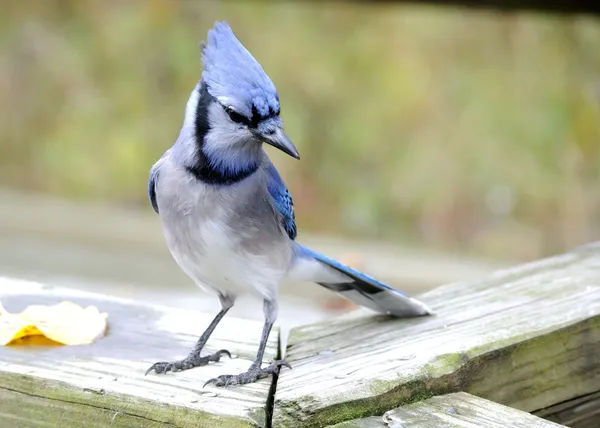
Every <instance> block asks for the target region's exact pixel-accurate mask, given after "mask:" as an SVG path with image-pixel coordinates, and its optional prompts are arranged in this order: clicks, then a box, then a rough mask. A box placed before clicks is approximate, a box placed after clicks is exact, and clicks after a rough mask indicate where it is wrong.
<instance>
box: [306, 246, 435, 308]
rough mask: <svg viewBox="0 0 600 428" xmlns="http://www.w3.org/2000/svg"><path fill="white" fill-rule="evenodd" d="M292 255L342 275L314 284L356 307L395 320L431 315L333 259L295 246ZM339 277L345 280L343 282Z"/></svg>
mask: <svg viewBox="0 0 600 428" xmlns="http://www.w3.org/2000/svg"><path fill="white" fill-rule="evenodd" d="M296 256H297V257H300V258H302V259H308V260H316V261H317V262H318V263H320V264H322V265H323V267H324V268H325V269H327V268H329V269H333V270H336V271H338V272H340V273H342V274H343V275H344V276H343V277H342V279H340V280H335V279H331V280H328V281H323V280H316V282H317V283H318V284H319V285H321V286H323V287H325V288H327V289H328V290H331V291H333V292H335V293H338V294H339V295H340V296H342V297H345V298H346V299H349V300H351V301H352V302H354V303H356V304H358V305H360V306H364V307H367V308H370V309H372V310H375V311H377V312H380V313H384V314H389V315H393V316H396V317H414V316H422V315H427V314H432V312H431V310H430V309H429V308H428V307H427V306H426V305H425V304H423V303H422V302H419V301H418V300H416V299H413V298H410V297H408V296H407V295H405V294H404V293H402V292H400V291H398V290H396V289H394V288H392V287H390V286H389V285H386V284H384V283H383V282H381V281H377V280H376V279H375V278H373V277H371V276H369V275H367V274H364V273H362V272H359V271H357V270H356V269H352V268H351V267H349V266H346V265H344V264H342V263H340V262H338V261H337V260H334V259H332V258H330V257H327V256H324V255H323V254H319V253H317V252H315V251H312V250H311V249H309V248H306V247H304V246H302V245H300V244H296ZM320 278H322V277H320ZM343 278H347V280H344V279H343Z"/></svg>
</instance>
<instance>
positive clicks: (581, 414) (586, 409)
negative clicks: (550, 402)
mask: <svg viewBox="0 0 600 428" xmlns="http://www.w3.org/2000/svg"><path fill="white" fill-rule="evenodd" d="M534 414H535V415H537V416H539V417H541V418H545V419H548V420H551V421H554V422H557V423H559V424H563V425H568V426H570V427H577V428H598V426H600V391H598V392H594V393H591V394H588V395H584V396H581V397H576V398H574V399H572V400H568V401H563V402H562V403H559V404H556V405H554V406H550V407H547V408H545V409H541V410H538V411H536V412H535V413H534Z"/></svg>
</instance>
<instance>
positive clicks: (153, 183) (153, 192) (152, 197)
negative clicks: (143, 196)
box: [148, 168, 158, 213]
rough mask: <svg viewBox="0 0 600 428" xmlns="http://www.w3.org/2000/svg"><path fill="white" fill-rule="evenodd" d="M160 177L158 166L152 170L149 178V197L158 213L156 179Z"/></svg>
mask: <svg viewBox="0 0 600 428" xmlns="http://www.w3.org/2000/svg"><path fill="white" fill-rule="evenodd" d="M157 179H158V168H152V169H151V170H150V178H149V179H148V199H149V200H150V203H151V204H152V208H154V211H156V212H157V213H158V204H157V202H156V180H157Z"/></svg>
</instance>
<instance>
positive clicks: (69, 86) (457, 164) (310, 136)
mask: <svg viewBox="0 0 600 428" xmlns="http://www.w3.org/2000/svg"><path fill="white" fill-rule="evenodd" d="M216 20H227V21H228V22H229V23H230V24H231V26H232V27H233V29H234V31H235V32H236V34H237V36H238V37H239V38H240V40H241V41H242V43H243V44H244V45H245V46H246V47H247V48H248V49H249V50H250V51H251V52H252V53H253V55H254V56H255V57H256V58H257V59H258V61H259V62H261V64H262V65H263V67H264V69H265V70H266V71H267V73H268V74H269V75H270V76H271V78H272V79H273V81H274V82H275V84H276V86H277V87H278V90H279V95H280V98H281V101H282V115H283V118H284V122H285V124H286V129H287V132H288V134H289V135H290V136H291V138H292V140H293V141H294V143H295V144H296V145H297V147H298V148H299V150H300V153H301V156H302V160H301V161H299V162H298V161H294V160H293V159H291V158H287V157H285V156H284V155H280V154H279V153H275V152H273V151H269V153H270V154H272V158H273V160H274V162H275V163H276V165H277V167H278V168H279V169H280V171H281V172H282V175H283V176H284V178H285V179H286V181H287V183H288V187H289V188H290V190H291V192H292V194H293V196H294V200H295V204H296V213H297V214H296V216H297V222H298V224H299V228H300V233H301V234H302V231H309V232H313V233H318V234H329V235H342V236H348V237H355V238H361V239H362V238H368V239H377V240H382V241H390V242H392V243H402V244H403V245H414V246H424V247H431V248H436V249H441V250H444V251H449V252H461V253H466V254H469V253H471V254H477V255H483V256H486V257H492V258H498V259H503V258H504V259H511V260H518V259H532V258H538V257H541V256H544V255H547V254H551V253H555V252H557V251H561V250H563V249H567V248H570V247H572V246H574V245H577V244H581V243H585V242H589V241H592V240H594V239H598V237H600V190H599V187H598V186H599V185H598V183H599V180H600V23H599V22H598V21H597V20H593V19H592V18H586V17H561V16H555V15H543V14H532V13H511V14H500V13H497V12H473V11H466V10H464V9H460V8H444V7H439V6H436V7H434V6H409V5H404V4H402V5H400V4H392V3H384V4H370V3H367V2H365V3H364V4H358V3H342V2H335V3H327V4H325V3H319V2H273V3H268V2H237V3H236V2H216V1H181V2H178V1H173V0H147V1H131V2H123V1H112V0H110V1H108V0H103V1H80V0H72V1H51V0H44V1H4V2H3V3H2V13H1V14H0V43H1V45H0V46H1V55H0V89H1V93H2V96H1V97H0V109H1V111H2V115H1V119H0V120H1V121H2V125H1V126H0V182H1V183H2V185H3V186H7V187H10V188H14V189H17V190H19V191H35V192H42V193H49V194H53V195H57V196H60V197H65V198H70V199H73V200H78V201H79V200H94V201H102V202H105V203H109V204H114V205H118V206H139V207H141V209H143V210H151V208H150V205H149V204H148V202H147V197H146V182H147V177H148V171H149V168H150V167H151V165H152V164H153V162H154V161H155V160H156V159H158V158H159V157H160V156H161V155H162V153H163V152H164V151H165V150H166V149H167V148H168V147H169V146H170V145H172V144H173V142H174V141H175V138H176V137H177V133H178V131H179V128H180V126H181V122H182V120H183V110H184V106H185V103H186V101H187V98H188V96H189V93H190V91H191V90H192V88H193V87H194V85H195V84H196V81H197V80H198V78H199V76H200V72H201V64H200V57H199V43H200V42H201V41H203V40H204V39H205V37H206V32H207V30H208V29H209V28H210V27H211V26H212V25H213V23H214V22H215V21H216Z"/></svg>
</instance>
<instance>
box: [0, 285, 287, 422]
mask: <svg viewBox="0 0 600 428" xmlns="http://www.w3.org/2000/svg"><path fill="white" fill-rule="evenodd" d="M0 299H1V301H2V303H3V305H4V306H5V308H6V309H7V310H8V311H11V312H13V311H21V310H22V309H24V308H25V306H27V305H30V304H55V303H58V302H59V301H61V300H71V301H74V302H76V303H79V304H82V305H86V306H87V305H90V304H91V305H95V306H97V307H98V308H99V309H100V310H101V311H102V312H107V313H108V325H109V332H108V335H107V336H106V337H105V338H104V339H101V340H99V341H98V342H96V343H94V344H92V345H89V346H73V347H68V346H65V347H35V348H26V347H16V346H9V347H0V427H3V428H4V427H7V428H8V427H15V426H16V427H39V426H43V427H56V428H76V427H83V426H85V427H86V428H89V427H109V426H110V427H123V428H136V427H140V428H141V427H152V428H155V427H156V428H158V427H194V428H195V427H206V428H209V427H210V428H214V427H220V426H224V427H230V426H231V427H256V426H261V427H262V426H265V425H266V421H267V410H266V409H267V398H268V396H269V390H270V388H271V379H263V380H261V381H259V382H257V383H255V384H252V385H244V386H242V387H238V388H230V389H221V388H219V389H217V388H216V387H213V386H207V387H206V388H204V389H202V385H203V384H204V382H206V381H207V380H208V379H210V378H212V377H216V376H218V375H220V374H224V373H239V372H241V371H244V370H246V369H247V368H248V366H250V364H251V363H252V360H253V359H254V356H255V354H256V349H257V347H258V340H259V337H260V332H261V330H262V323H260V322H256V321H248V320H239V319H234V318H225V319H224V320H223V321H222V323H221V324H220V325H219V326H218V327H217V329H216V330H215V332H214V334H213V337H212V338H211V340H210V342H209V349H207V351H210V352H214V351H216V350H218V349H229V350H230V351H231V352H232V353H234V354H236V355H237V356H238V358H234V359H231V360H230V359H228V358H227V357H224V358H223V359H221V361H220V362H219V363H216V364H214V363H211V364H210V365H209V366H206V367H202V368H199V369H196V370H189V371H185V372H178V373H169V374H167V375H156V374H154V375H152V374H149V375H148V376H144V372H145V371H146V369H147V368H148V367H149V366H150V365H151V364H152V363H154V362H155V361H161V360H172V359H177V358H182V357H184V356H185V355H186V354H187V353H188V352H189V350H190V349H191V348H192V346H193V344H194V343H195V341H196V339H197V337H198V336H199V334H200V333H202V331H203V330H204V328H205V327H206V326H207V325H208V323H210V321H211V320H212V318H213V316H212V315H204V314H198V313H191V312H186V311H182V310H172V309H169V308H164V307H158V306H147V305H141V304H137V303H135V302H132V301H127V300H123V299H115V298H109V297H105V296H101V295H94V294H90V293H83V292H77V291H74V290H67V289H57V288H47V287H43V286H41V285H39V284H35V283H29V282H20V281H9V280H2V281H0ZM232 338H235V339H234V340H233V341H232ZM276 356H277V330H276V329H275V330H274V333H272V334H271V337H270V340H269V344H268V347H267V350H266V353H265V360H270V359H274V358H275V357H276Z"/></svg>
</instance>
